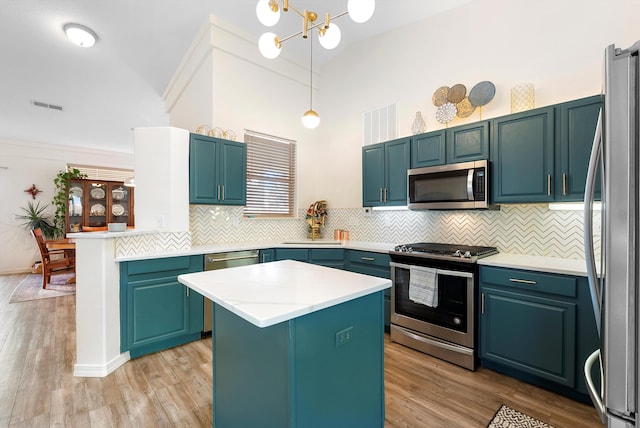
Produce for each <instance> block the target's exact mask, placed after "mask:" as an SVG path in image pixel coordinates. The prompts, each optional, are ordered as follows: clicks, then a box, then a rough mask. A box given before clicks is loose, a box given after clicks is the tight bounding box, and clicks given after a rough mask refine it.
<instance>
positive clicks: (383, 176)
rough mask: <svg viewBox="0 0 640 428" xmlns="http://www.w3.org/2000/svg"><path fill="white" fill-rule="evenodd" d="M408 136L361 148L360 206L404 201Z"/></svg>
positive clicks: (407, 164)
mask: <svg viewBox="0 0 640 428" xmlns="http://www.w3.org/2000/svg"><path fill="white" fill-rule="evenodd" d="M409 143H410V138H400V139H398V140H393V141H387V142H386V143H379V144H373V145H369V146H366V147H364V148H363V149H362V206H364V207H376V206H402V205H406V204H407V170H408V169H409V159H410V158H409V153H410V144H409Z"/></svg>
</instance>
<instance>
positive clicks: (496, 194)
mask: <svg viewBox="0 0 640 428" xmlns="http://www.w3.org/2000/svg"><path fill="white" fill-rule="evenodd" d="M554 118H555V115H554V108H553V107H546V108H540V109H535V110H530V111H526V112H522V113H516V114H511V115H508V116H504V117H499V118H496V119H493V120H492V122H491V161H492V168H493V173H492V176H493V177H492V179H493V188H492V195H493V198H492V202H493V203H528V202H552V201H553V200H554V195H553V183H552V181H553V174H554V147H555V146H554Z"/></svg>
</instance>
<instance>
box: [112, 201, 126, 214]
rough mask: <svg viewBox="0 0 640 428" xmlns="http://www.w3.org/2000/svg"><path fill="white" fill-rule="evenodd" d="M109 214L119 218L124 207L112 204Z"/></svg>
mask: <svg viewBox="0 0 640 428" xmlns="http://www.w3.org/2000/svg"><path fill="white" fill-rule="evenodd" d="M111 213H113V215H115V216H121V215H122V214H124V207H123V206H122V205H120V204H114V205H113V206H112V207H111Z"/></svg>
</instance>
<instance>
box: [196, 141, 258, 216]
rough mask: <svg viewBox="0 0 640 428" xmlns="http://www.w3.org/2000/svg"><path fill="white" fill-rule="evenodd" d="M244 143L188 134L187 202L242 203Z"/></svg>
mask: <svg viewBox="0 0 640 428" xmlns="http://www.w3.org/2000/svg"><path fill="white" fill-rule="evenodd" d="M246 189H247V146H246V145H245V144H243V143H238V142H235V141H228V140H223V139H220V138H213V137H207V136H204V135H197V134H191V135H190V140H189V203H191V204H217V205H245V204H246V200H247V196H246V192H247V190H246Z"/></svg>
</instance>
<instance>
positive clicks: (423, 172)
mask: <svg viewBox="0 0 640 428" xmlns="http://www.w3.org/2000/svg"><path fill="white" fill-rule="evenodd" d="M489 166H490V162H489V161H488V160H479V161H474V162H463V163H456V164H449V165H438V166H429V167H425V168H415V169H410V170H408V172H407V176H408V193H407V194H408V201H407V202H408V204H407V205H408V207H409V209H411V210H428V209H434V210H446V209H452V210H453V209H487V208H495V207H493V206H492V205H490V198H489V193H490V189H491V186H490V181H489V177H490V174H489Z"/></svg>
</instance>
